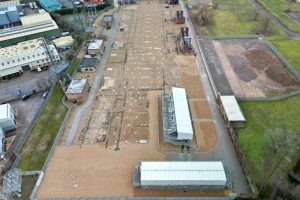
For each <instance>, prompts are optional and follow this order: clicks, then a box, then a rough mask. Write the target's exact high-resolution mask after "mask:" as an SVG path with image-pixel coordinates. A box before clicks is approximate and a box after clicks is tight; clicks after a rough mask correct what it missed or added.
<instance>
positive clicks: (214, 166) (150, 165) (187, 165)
mask: <svg viewBox="0 0 300 200" xmlns="http://www.w3.org/2000/svg"><path fill="white" fill-rule="evenodd" d="M223 169H224V167H223V164H222V162H215V161H214V162H180V161H174V162H142V170H145V171H147V170H169V171H171V170H223Z"/></svg>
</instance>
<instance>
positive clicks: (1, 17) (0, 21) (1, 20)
mask: <svg viewBox="0 0 300 200" xmlns="http://www.w3.org/2000/svg"><path fill="white" fill-rule="evenodd" d="M8 24H10V22H9V19H8V17H7V15H6V13H4V14H0V25H1V26H3V25H8Z"/></svg>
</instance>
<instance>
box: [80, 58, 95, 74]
mask: <svg viewBox="0 0 300 200" xmlns="http://www.w3.org/2000/svg"><path fill="white" fill-rule="evenodd" d="M97 63H98V59H97V58H85V57H83V58H82V59H81V61H80V63H79V67H78V71H81V72H94V71H96V68H97Z"/></svg>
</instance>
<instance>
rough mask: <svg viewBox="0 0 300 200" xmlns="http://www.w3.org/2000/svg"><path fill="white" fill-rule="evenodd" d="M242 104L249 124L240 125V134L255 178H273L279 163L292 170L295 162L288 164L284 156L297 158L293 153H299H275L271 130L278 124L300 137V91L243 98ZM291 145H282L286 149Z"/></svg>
mask: <svg viewBox="0 0 300 200" xmlns="http://www.w3.org/2000/svg"><path fill="white" fill-rule="evenodd" d="M240 105H241V107H242V110H243V112H244V113H245V116H246V119H247V125H246V127H245V128H241V129H238V138H239V142H240V145H241V147H242V150H243V152H244V154H245V156H246V160H247V162H248V165H249V167H250V169H251V172H252V173H251V175H252V177H253V178H254V180H256V181H257V182H261V181H263V180H265V179H269V178H271V177H272V173H273V172H274V171H273V170H274V169H275V168H276V167H277V168H280V169H281V170H283V171H289V170H291V169H292V167H293V165H286V163H285V162H282V160H281V159H282V157H283V156H284V157H285V156H287V157H291V158H293V159H297V158H296V157H295V158H294V156H293V155H295V153H291V154H290V155H289V153H285V152H283V154H282V153H280V152H278V153H274V152H273V151H272V149H271V148H269V145H270V142H271V140H270V137H269V135H268V134H269V133H270V132H273V131H274V130H275V129H276V128H277V129H280V130H286V131H291V132H293V133H295V134H297V137H298V138H300V133H299V130H300V118H299V115H300V111H299V107H300V95H298V96H295V97H291V98H288V99H286V100H282V101H273V102H240ZM291 142H293V141H291ZM290 146H291V145H290V144H289V146H285V147H282V151H286V150H287V149H285V148H289V147H290ZM280 162H282V163H280Z"/></svg>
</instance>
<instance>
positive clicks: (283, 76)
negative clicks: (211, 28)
mask: <svg viewBox="0 0 300 200" xmlns="http://www.w3.org/2000/svg"><path fill="white" fill-rule="evenodd" d="M198 42H199V44H200V45H201V46H202V49H203V52H204V55H205V58H206V60H207V64H208V67H209V70H210V73H211V75H212V78H213V80H214V83H215V85H216V88H217V90H218V92H219V93H220V94H221V95H235V96H237V97H268V96H272V95H274V94H284V93H287V92H288V91H290V90H295V89H297V88H299V86H300V83H299V81H298V80H297V78H296V77H295V76H294V75H293V74H292V73H291V71H290V70H289V69H288V67H287V66H286V65H285V64H284V63H283V61H282V60H281V58H280V56H278V55H277V54H276V53H275V52H274V50H273V49H271V48H272V46H270V45H271V44H268V43H267V42H266V41H265V40H264V39H263V38H259V37H257V38H240V39H238V38H236V39H235V38H217V39H214V38H206V37H203V38H201V37H199V38H198ZM275 51H276V50H275ZM281 57H282V56H281Z"/></svg>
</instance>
